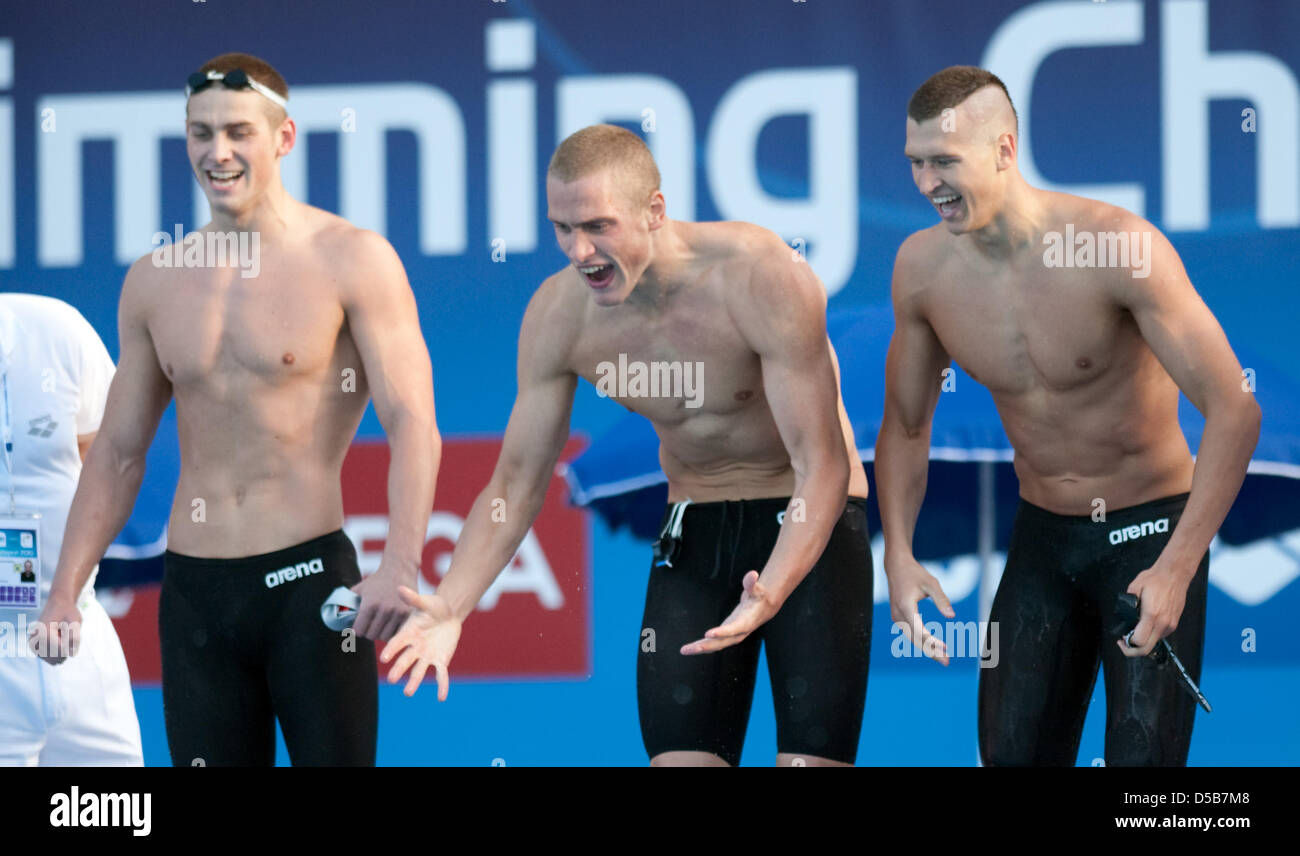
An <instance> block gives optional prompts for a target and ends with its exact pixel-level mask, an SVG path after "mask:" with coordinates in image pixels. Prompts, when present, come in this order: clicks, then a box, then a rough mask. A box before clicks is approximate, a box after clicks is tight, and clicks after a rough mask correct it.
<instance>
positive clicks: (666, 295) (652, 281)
mask: <svg viewBox="0 0 1300 856" xmlns="http://www.w3.org/2000/svg"><path fill="white" fill-rule="evenodd" d="M692 225H693V224H691V223H679V222H678V221H676V220H670V219H669V218H668V217H664V221H663V225H662V226H660V227H659V228H658V229H656V230H655V231H653V232H651V233H650V251H651V257H650V258H651V262H650V265H649V266H648V267H647V268H646V269H645V272H644V273H642V274H641V278H640V279H638V280H637V282H636V286H635V287H634V288H633V289H632V291H631V292H630V293H629V294H628V296H627V300H626V301H624V302H625V303H628V304H630V305H631V306H635V307H637V308H640V309H652V310H662V309H663V308H665V307H666V306H667V305H668V301H669V300H670V299H671V298H672V296H673V295H674V294H676V293H677V292H678V291H680V290H681V289H682V287H683V286H685V285H687V284H689V282H690V280H691V276H690V270H691V264H692V262H693V261H694V259H695V248H694V246H692V244H691V241H690V234H689V233H690V227H691V226H692Z"/></svg>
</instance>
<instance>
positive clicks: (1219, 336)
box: [1113, 228, 1242, 413]
mask: <svg viewBox="0 0 1300 856" xmlns="http://www.w3.org/2000/svg"><path fill="white" fill-rule="evenodd" d="M1152 232H1153V233H1154V235H1153V239H1152V247H1151V268H1150V276H1148V277H1134V276H1133V275H1132V273H1131V271H1126V270H1124V269H1122V268H1121V269H1118V270H1117V275H1116V276H1115V277H1114V279H1113V282H1114V285H1115V293H1116V295H1117V297H1118V301H1119V303H1120V305H1121V306H1123V307H1124V308H1125V309H1127V310H1128V311H1129V313H1130V314H1131V315H1132V316H1133V320H1134V321H1135V322H1136V323H1137V325H1138V329H1139V331H1140V332H1141V334H1142V338H1143V340H1144V341H1145V342H1146V343H1147V345H1148V347H1150V348H1151V351H1152V353H1153V354H1155V356H1156V359H1157V360H1159V361H1160V364H1161V365H1162V366H1163V367H1164V369H1165V371H1166V372H1168V373H1169V376H1170V377H1171V378H1173V380H1174V383H1176V384H1177V385H1178V388H1179V389H1180V390H1182V392H1183V394H1185V395H1186V396H1187V398H1188V400H1189V401H1191V402H1192V404H1194V405H1195V406H1196V408H1197V409H1198V410H1200V411H1202V413H1203V412H1204V411H1205V407H1206V404H1207V402H1208V400H1209V398H1210V397H1211V396H1212V395H1213V394H1215V393H1216V392H1217V393H1218V394H1220V395H1229V394H1230V395H1233V396H1234V397H1235V396H1236V393H1237V391H1238V390H1239V388H1240V383H1241V377H1242V373H1241V364H1240V363H1239V362H1238V361H1237V357H1236V355H1235V354H1233V352H1232V347H1231V345H1229V344H1228V337H1227V336H1226V335H1225V334H1224V332H1223V328H1222V327H1221V326H1220V325H1219V322H1218V319H1216V318H1215V317H1214V313H1212V312H1211V311H1210V308H1209V307H1208V306H1207V305H1206V304H1205V301H1204V300H1202V299H1201V296H1200V295H1199V294H1197V292H1196V289H1195V288H1194V287H1193V286H1192V283H1191V280H1190V279H1188V276H1187V273H1186V271H1185V270H1184V268H1183V264H1182V261H1181V260H1180V259H1179V258H1178V253H1177V252H1176V251H1175V250H1174V248H1173V246H1172V245H1171V244H1170V243H1169V242H1168V240H1166V239H1165V237H1164V236H1163V235H1161V234H1160V233H1159V232H1158V231H1157V230H1155V229H1154V228H1152Z"/></svg>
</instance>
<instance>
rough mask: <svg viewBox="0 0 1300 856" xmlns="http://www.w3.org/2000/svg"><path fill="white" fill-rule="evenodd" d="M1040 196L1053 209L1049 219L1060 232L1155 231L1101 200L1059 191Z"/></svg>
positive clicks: (1136, 217)
mask: <svg viewBox="0 0 1300 856" xmlns="http://www.w3.org/2000/svg"><path fill="white" fill-rule="evenodd" d="M1040 192H1042V193H1044V194H1046V198H1047V199H1048V200H1049V202H1050V204H1051V206H1052V219H1053V220H1054V221H1055V224H1056V226H1057V228H1060V229H1064V227H1065V226H1066V225H1069V224H1072V225H1073V226H1074V231H1075V232H1076V233H1079V232H1085V231H1087V232H1141V231H1145V230H1148V229H1149V230H1152V231H1158V230H1157V229H1156V227H1155V226H1153V225H1152V224H1151V223H1150V222H1148V221H1147V220H1146V219H1144V218H1143V217H1140V216H1139V215H1137V214H1134V213H1133V212H1132V211H1129V210H1128V209H1127V208H1121V207H1119V206H1118V205H1112V204H1110V203H1109V202H1103V201H1102V200H1100V199H1092V198H1090V197H1087V196H1076V195H1074V194H1072V193H1061V192H1058V191H1040Z"/></svg>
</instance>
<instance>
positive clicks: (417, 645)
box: [379, 586, 461, 701]
mask: <svg viewBox="0 0 1300 856" xmlns="http://www.w3.org/2000/svg"><path fill="white" fill-rule="evenodd" d="M397 592H398V594H399V595H401V598H402V600H403V601H405V602H406V603H407V605H409V606H411V607H413V609H412V610H411V615H410V617H408V618H407V619H406V622H405V623H404V624H403V625H402V627H401V629H400V630H398V631H397V635H395V636H394V637H393V638H392V639H390V640H388V644H387V645H385V646H384V650H383V653H381V654H380V655H379V659H380V661H381V662H384V663H387V662H389V661H390V660H392V659H393V657H395V656H397V662H396V663H393V666H392V668H390V669H389V670H388V682H389V683H390V684H395V683H397V682H398V681H400V680H401V679H402V675H404V674H405V673H406V670H407V669H410V670H411V677H410V680H408V681H407V682H406V689H404V690H403V691H402V692H404V693H405V694H406V695H407V696H413V695H415V691H416V690H417V689H419V688H420V682H421V681H423V680H424V673H425V672H427V671H428V670H429V667H430V666H433V668H434V673H435V674H436V675H437V678H438V701H446V700H447V685H448V676H447V666H448V665H449V664H450V663H451V658H452V655H454V654H455V653H456V643H457V642H458V641H459V640H460V628H461V622H460V620H459V619H458V618H456V615H455V613H454V612H452V609H451V606H450V605H449V604H448V603H447V601H445V600H443V599H442V598H441V597H439V596H438V595H437V594H425V595H421V594H416V593H415V592H414V591H412V590H411V589H409V588H407V587H406V586H400V587H399V588H398V589H397ZM399 654H400V656H398V655H399Z"/></svg>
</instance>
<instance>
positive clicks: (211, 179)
mask: <svg viewBox="0 0 1300 856" xmlns="http://www.w3.org/2000/svg"><path fill="white" fill-rule="evenodd" d="M207 175H208V183H209V184H211V185H212V186H213V187H214V188H216V189H217V190H229V189H230V188H232V187H234V186H235V183H236V182H237V181H239V179H240V178H242V177H243V175H244V171H243V170H242V169H232V170H215V169H210V170H208V171H207Z"/></svg>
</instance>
